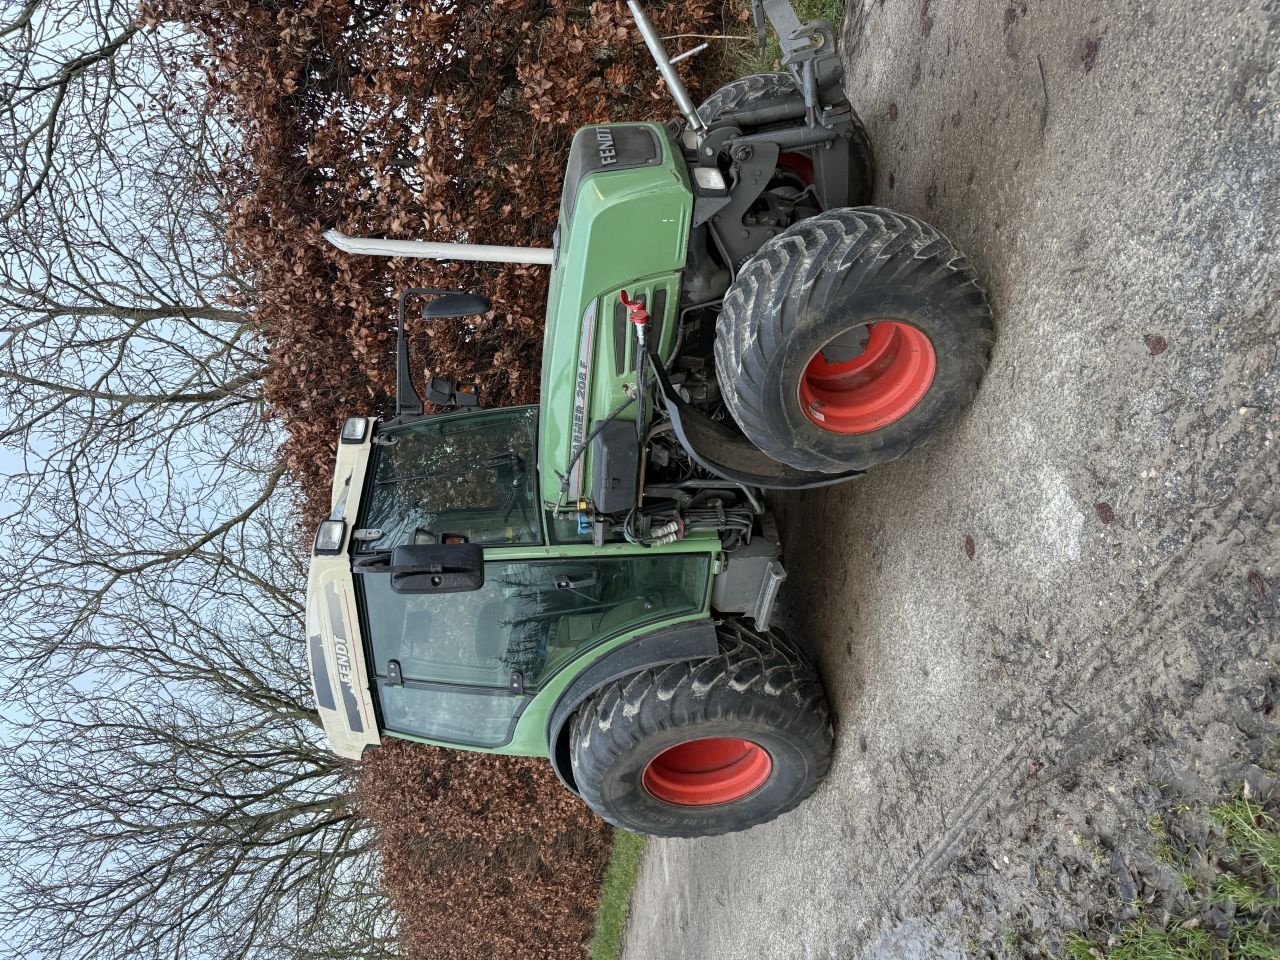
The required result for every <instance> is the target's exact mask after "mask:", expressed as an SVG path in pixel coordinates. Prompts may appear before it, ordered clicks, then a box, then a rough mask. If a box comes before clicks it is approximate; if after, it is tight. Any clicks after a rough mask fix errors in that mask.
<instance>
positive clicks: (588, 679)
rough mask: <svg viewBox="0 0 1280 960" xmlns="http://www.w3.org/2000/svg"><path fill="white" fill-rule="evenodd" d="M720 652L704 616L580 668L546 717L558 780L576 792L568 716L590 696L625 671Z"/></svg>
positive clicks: (711, 625)
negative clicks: (570, 759) (549, 717)
mask: <svg viewBox="0 0 1280 960" xmlns="http://www.w3.org/2000/svg"><path fill="white" fill-rule="evenodd" d="M719 652H720V642H719V640H717V639H716V627H715V623H714V622H713V621H712V620H711V619H710V618H707V619H704V620H694V621H692V622H690V623H681V624H678V625H677V626H674V627H665V628H663V629H659V630H655V631H653V632H652V633H647V634H644V635H643V636H640V637H637V638H636V639H635V640H633V641H631V643H628V644H627V645H626V646H624V647H619V648H618V649H617V650H614V651H612V652H611V653H606V654H605V655H604V656H603V657H601V658H600V659H599V660H597V661H596V662H595V663H593V664H592V665H591V666H589V667H587V669H585V670H583V671H582V673H581V674H580V675H579V676H578V678H577V679H576V680H574V681H573V683H571V684H569V686H568V687H566V688H565V691H564V693H562V694H560V699H559V700H557V701H556V705H555V706H554V707H552V708H551V719H550V720H548V721H547V746H548V750H547V753H548V754H549V755H550V757H551V768H552V769H553V770H555V772H556V776H557V777H559V778H560V782H561V783H563V784H564V785H565V786H566V787H568V788H569V789H570V790H572V791H573V792H574V793H577V792H578V785H577V783H575V782H574V779H573V766H572V764H571V763H570V761H569V720H570V719H571V718H572V717H573V714H574V711H576V710H577V709H578V707H580V706H581V705H582V703H583V702H584V701H585V700H586V699H587V698H588V697H589V696H591V695H592V694H593V693H595V692H596V691H597V690H599V689H600V688H601V687H603V686H605V685H606V684H609V683H613V681H615V680H617V679H619V678H621V677H625V676H627V675H628V674H632V673H639V672H640V671H641V670H648V669H649V668H650V667H660V666H664V665H665V664H668V663H679V662H681V661H683V660H704V659H706V658H708V657H714V656H715V655H716V654H718V653H719Z"/></svg>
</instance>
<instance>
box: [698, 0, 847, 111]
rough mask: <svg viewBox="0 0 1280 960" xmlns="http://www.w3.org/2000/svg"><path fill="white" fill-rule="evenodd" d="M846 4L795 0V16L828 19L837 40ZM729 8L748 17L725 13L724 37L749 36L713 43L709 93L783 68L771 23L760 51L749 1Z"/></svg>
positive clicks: (735, 2)
mask: <svg viewBox="0 0 1280 960" xmlns="http://www.w3.org/2000/svg"><path fill="white" fill-rule="evenodd" d="M846 4H847V0H792V6H793V7H795V11H796V16H798V17H799V18H800V22H801V23H807V22H808V21H810V20H826V21H827V22H828V23H830V24H831V26H832V27H833V28H834V29H835V32H836V40H837V41H838V40H839V39H840V24H842V23H843V22H844V11H845V6H846ZM728 9H729V11H730V12H733V11H737V12H739V13H745V14H746V17H747V19H746V21H745V22H742V21H739V20H737V19H736V18H734V17H731V16H726V17H725V27H724V34H725V36H735V37H744V38H746V39H745V40H742V41H739V40H722V41H719V42H717V43H713V45H712V48H713V49H712V51H708V53H713V52H714V54H716V56H715V57H714V61H713V62H712V63H711V64H710V65H709V67H708V71H707V72H708V75H709V76H711V77H714V78H715V80H716V81H717V82H716V83H715V84H714V85H711V84H709V85H708V93H710V92H711V90H714V89H715V88H716V87H719V86H723V85H724V84H726V83H728V82H729V81H730V80H736V79H737V78H738V77H745V76H748V75H749V74H752V73H774V72H777V71H778V70H781V69H782V49H781V48H780V47H779V46H778V38H777V36H776V35H775V34H774V32H773V28H772V27H771V26H770V25H769V24H768V23H766V24H765V36H766V38H767V42H766V44H765V50H764V54H763V55H761V53H760V48H759V47H758V46H757V44H756V30H755V24H754V23H753V21H752V20H751V2H750V0H733V2H732V3H731V4H730V5H729V8H728ZM690 42H694V41H690ZM673 52H674V50H673Z"/></svg>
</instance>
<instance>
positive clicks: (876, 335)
mask: <svg viewBox="0 0 1280 960" xmlns="http://www.w3.org/2000/svg"><path fill="white" fill-rule="evenodd" d="M867 331H868V337H867V345H866V347H865V348H864V349H863V351H862V353H861V354H859V355H858V356H856V357H854V358H853V359H852V360H845V361H843V362H838V363H830V362H828V360H827V358H826V357H825V356H823V354H822V351H821V350H819V351H818V352H817V353H815V354H814V355H813V357H812V358H811V359H810V360H809V363H808V365H807V366H806V367H805V368H804V375H803V376H802V377H801V378H800V406H801V408H802V409H803V410H804V414H805V416H806V417H808V418H809V419H810V421H812V422H813V423H814V424H815V425H817V426H819V427H821V428H822V429H823V430H830V431H831V432H832V433H844V434H856V433H870V432H871V431H873V430H879V429H880V428H881V427H884V426H888V425H889V424H891V423H893V422H894V421H895V420H898V419H901V418H902V417H904V416H906V415H907V413H908V412H910V410H911V409H912V408H913V407H915V405H916V404H917V403H919V402H920V399H921V398H922V397H923V396H924V395H925V394H926V393H928V392H929V385H930V384H932V383H933V375H934V373H935V372H936V370H937V368H938V358H937V354H935V353H934V350H933V344H932V343H930V342H929V338H928V337H926V336H925V335H924V333H922V332H921V331H920V330H917V329H916V328H915V327H912V326H908V325H907V324H905V323H895V322H894V321H892V320H881V321H880V322H879V323H870V324H867Z"/></svg>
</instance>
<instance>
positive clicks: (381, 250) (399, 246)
mask: <svg viewBox="0 0 1280 960" xmlns="http://www.w3.org/2000/svg"><path fill="white" fill-rule="evenodd" d="M324 238H325V239H326V240H328V241H329V242H330V243H331V244H333V245H334V246H335V247H337V248H338V249H339V250H341V251H342V252H343V253H350V254H355V255H356V256H365V257H418V258H420V259H423V260H479V261H482V262H484V263H530V264H540V265H544V266H548V267H549V266H551V257H552V250H551V248H550V247H496V246H490V245H488V244H483V243H432V242H429V241H426V240H376V239H374V238H372V237H349V236H347V235H346V234H345V233H343V232H342V231H340V230H326V231H325V232H324Z"/></svg>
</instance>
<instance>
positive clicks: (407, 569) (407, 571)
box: [388, 543, 484, 593]
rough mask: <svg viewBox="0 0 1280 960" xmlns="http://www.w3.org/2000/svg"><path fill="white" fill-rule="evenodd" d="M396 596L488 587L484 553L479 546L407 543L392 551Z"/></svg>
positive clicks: (392, 583)
mask: <svg viewBox="0 0 1280 960" xmlns="http://www.w3.org/2000/svg"><path fill="white" fill-rule="evenodd" d="M388 572H389V573H390V574H391V589H392V590H394V591H395V592H396V593H465V592H467V591H470V590H479V589H480V588H481V587H483V586H484V550H483V549H482V548H481V547H480V545H479V544H476V543H450V544H405V545H402V546H399V547H396V548H394V549H393V550H392V551H391V566H390V568H389V571H388Z"/></svg>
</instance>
